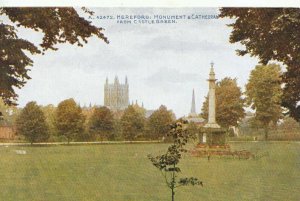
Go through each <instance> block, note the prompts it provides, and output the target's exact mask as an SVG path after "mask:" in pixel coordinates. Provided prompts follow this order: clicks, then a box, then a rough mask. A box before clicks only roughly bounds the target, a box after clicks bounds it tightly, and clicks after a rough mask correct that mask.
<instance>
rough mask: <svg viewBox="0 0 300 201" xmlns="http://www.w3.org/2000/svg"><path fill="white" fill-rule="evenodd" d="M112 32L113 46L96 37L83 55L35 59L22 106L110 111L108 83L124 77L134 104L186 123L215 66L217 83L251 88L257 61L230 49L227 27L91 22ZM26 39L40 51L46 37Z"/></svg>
mask: <svg viewBox="0 0 300 201" xmlns="http://www.w3.org/2000/svg"><path fill="white" fill-rule="evenodd" d="M91 9H92V10H93V11H94V12H95V15H96V16H98V15H99V16H100V15H113V16H116V15H122V14H123V15H125V14H127V15H130V14H132V15H133V14H147V15H191V14H198V15H200V14H201V15H204V14H217V13H218V9H216V8H176V9H166V8H164V9H159V8H155V9H149V8H147V9H146V8H144V9H139V8H134V9H129V8H91ZM92 22H93V24H95V25H97V26H100V27H103V28H105V31H104V33H105V35H106V36H107V37H108V39H109V41H110V44H105V43H104V42H103V41H101V40H99V39H97V38H95V37H93V38H91V39H89V43H88V44H86V45H85V46H84V47H81V48H79V47H76V46H71V45H68V44H62V45H59V46H58V47H59V50H58V51H48V52H47V53H46V54H45V55H44V56H41V55H38V56H34V57H33V59H34V62H35V63H34V67H33V68H32V71H31V72H30V76H31V77H32V79H31V80H29V81H28V83H27V84H26V85H25V87H24V88H22V89H21V90H18V93H19V96H20V97H19V104H20V105H21V106H24V105H25V104H26V103H27V102H28V101H31V100H35V101H37V102H38V103H39V104H43V105H46V104H55V105H56V104H57V103H59V102H60V101H62V100H64V99H66V98H70V97H73V98H74V99H75V100H76V101H77V102H80V104H81V105H84V104H86V105H88V104H89V103H90V102H91V103H92V104H97V105H102V104H103V85H104V82H105V78H106V77H108V78H109V80H110V81H113V79H114V76H115V75H118V76H119V79H120V81H121V82H124V79H125V76H126V75H127V77H128V81H129V86H130V88H129V93H130V100H134V101H135V100H138V102H139V103H141V102H143V103H144V106H145V107H146V108H147V109H157V108H158V107H159V106H160V105H161V104H163V105H166V106H167V107H168V108H169V109H172V110H173V111H174V112H175V114H176V116H177V117H180V116H183V115H187V114H188V113H189V111H190V107H191V98H192V90H193V88H194V89H195V96H196V110H197V112H198V113H199V112H200V109H201V106H202V102H203V100H204V96H205V95H206V94H207V92H208V83H207V81H206V79H207V77H208V73H209V67H210V62H211V61H214V63H215V72H216V77H217V79H222V78H224V77H226V76H229V77H233V78H234V77H237V78H238V84H239V85H240V86H241V87H244V85H245V83H246V82H247V79H248V76H249V74H250V71H251V69H253V68H254V66H255V65H256V64H257V62H258V60H257V59H256V58H251V57H249V56H244V57H239V56H237V55H236V53H235V49H237V48H240V47H241V46H240V45H239V44H230V43H229V42H228V38H229V35H230V31H231V30H230V28H229V27H227V26H226V24H228V23H229V22H230V21H229V20H228V19H210V20H205V19H203V20H181V21H178V22H177V23H176V24H143V25H140V24H139V25H137V24H126V25H125V24H117V23H116V20H100V19H94V20H92ZM19 35H20V36H22V37H27V38H29V39H30V40H34V41H35V42H36V43H39V42H40V40H41V34H40V33H34V32H32V31H28V30H24V29H21V30H20V31H19Z"/></svg>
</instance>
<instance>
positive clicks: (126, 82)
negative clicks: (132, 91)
mask: <svg viewBox="0 0 300 201" xmlns="http://www.w3.org/2000/svg"><path fill="white" fill-rule="evenodd" d="M125 84H128V80H127V75H126V77H125Z"/></svg>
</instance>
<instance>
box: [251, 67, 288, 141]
mask: <svg viewBox="0 0 300 201" xmlns="http://www.w3.org/2000/svg"><path fill="white" fill-rule="evenodd" d="M280 75H281V71H280V66H279V65H276V64H270V65H267V66H264V65H257V66H256V67H255V69H254V70H252V71H251V74H250V78H249V81H248V83H247V85H246V96H247V98H246V100H247V104H248V105H249V106H251V108H252V109H254V110H255V120H256V121H255V122H256V124H257V123H260V124H261V126H262V127H263V128H264V129H265V138H266V139H267V138H268V127H269V124H270V123H271V122H273V123H276V122H277V121H278V120H279V119H280V117H281V112H282V108H281V106H280V104H281V96H282V89H281V86H280V83H281V78H280Z"/></svg>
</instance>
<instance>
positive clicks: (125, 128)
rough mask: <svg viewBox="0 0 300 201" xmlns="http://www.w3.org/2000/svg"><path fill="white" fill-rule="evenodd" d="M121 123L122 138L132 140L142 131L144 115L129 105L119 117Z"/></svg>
mask: <svg viewBox="0 0 300 201" xmlns="http://www.w3.org/2000/svg"><path fill="white" fill-rule="evenodd" d="M121 125H122V134H123V136H124V138H125V139H126V140H134V139H135V138H137V137H138V136H139V135H141V134H142V133H143V131H144V126H145V117H144V116H142V115H141V114H140V113H139V112H137V111H136V110H135V109H134V107H133V106H131V105H130V106H128V108H127V109H126V110H125V111H124V114H123V115H122V117H121Z"/></svg>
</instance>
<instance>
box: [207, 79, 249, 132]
mask: <svg viewBox="0 0 300 201" xmlns="http://www.w3.org/2000/svg"><path fill="white" fill-rule="evenodd" d="M244 102H245V101H244V99H243V98H242V92H241V88H240V87H238V85H237V82H236V79H232V78H229V77H226V78H224V79H222V80H221V81H219V82H217V83H216V121H217V122H218V124H220V125H221V126H222V127H226V128H228V127H229V126H237V124H238V121H239V120H241V119H242V118H243V117H244V116H245V110H244V108H243V106H244ZM202 116H203V118H204V119H208V97H206V98H205V102H204V103H203V106H202Z"/></svg>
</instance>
